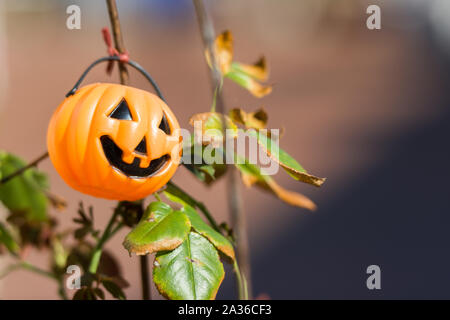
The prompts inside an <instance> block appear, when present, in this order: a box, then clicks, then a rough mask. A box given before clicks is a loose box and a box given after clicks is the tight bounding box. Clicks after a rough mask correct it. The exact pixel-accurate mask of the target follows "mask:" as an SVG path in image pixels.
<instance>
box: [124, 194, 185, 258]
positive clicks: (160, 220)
mask: <svg viewBox="0 0 450 320" xmlns="http://www.w3.org/2000/svg"><path fill="white" fill-rule="evenodd" d="M190 229H191V224H190V222H189V219H188V218H187V216H186V215H185V214H184V213H183V212H180V211H174V210H173V209H172V208H171V207H170V206H169V205H168V204H166V203H164V202H161V201H157V202H152V203H151V204H150V205H149V206H148V208H147V209H146V210H145V213H144V215H143V216H142V218H141V221H139V223H138V224H137V225H136V227H135V228H134V229H133V230H132V231H131V232H130V233H129V234H128V235H127V236H126V238H125V241H124V243H123V245H124V247H125V248H126V249H127V250H128V251H129V252H130V253H132V252H134V253H136V254H138V255H144V254H147V253H153V252H156V251H161V250H172V249H175V248H176V247H178V246H179V245H180V244H181V243H182V242H183V241H184V239H186V237H187V235H188V233H189V230H190Z"/></svg>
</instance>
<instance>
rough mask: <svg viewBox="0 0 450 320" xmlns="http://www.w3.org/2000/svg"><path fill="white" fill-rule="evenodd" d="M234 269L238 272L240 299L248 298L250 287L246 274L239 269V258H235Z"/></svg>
mask: <svg viewBox="0 0 450 320" xmlns="http://www.w3.org/2000/svg"><path fill="white" fill-rule="evenodd" d="M233 269H234V272H235V273H236V279H237V281H236V282H237V286H238V297H239V300H248V288H247V281H246V280H245V276H244V275H243V274H242V273H241V270H240V269H239V264H238V262H237V260H236V259H235V260H234V263H233Z"/></svg>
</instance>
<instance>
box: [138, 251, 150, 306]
mask: <svg viewBox="0 0 450 320" xmlns="http://www.w3.org/2000/svg"><path fill="white" fill-rule="evenodd" d="M139 260H140V262H141V263H140V265H141V280H142V300H151V295H150V279H149V274H148V255H145V256H139Z"/></svg>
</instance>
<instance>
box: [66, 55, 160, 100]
mask: <svg viewBox="0 0 450 320" xmlns="http://www.w3.org/2000/svg"><path fill="white" fill-rule="evenodd" d="M103 61H120V62H123V63H127V64H129V65H130V66H132V67H133V68H135V69H136V70H138V71H139V72H140V73H141V74H142V75H143V76H144V77H145V78H146V79H147V80H148V82H150V84H151V85H152V87H153V88H154V89H155V91H156V94H157V95H158V96H159V98H160V99H161V100H162V101H164V102H166V99H164V96H163V95H162V93H161V90H160V89H159V87H158V85H157V84H156V82H155V80H153V78H152V77H151V76H150V74H149V73H148V72H147V71H145V70H144V68H142V67H141V65H140V64H139V63H137V62H135V61H133V60H128V61H122V60H121V59H120V57H118V56H107V57H102V58H100V59H97V60H95V61H94V62H92V63H91V65H90V66H89V67H87V69H86V70H85V71H84V72H83V74H82V75H81V77H80V79H78V81H77V82H76V83H75V85H74V86H73V88H72V89H71V90H70V91H69V92H68V93H67V94H66V97H69V96H71V95H73V94H74V93H75V92H76V91H77V90H78V87H79V86H80V84H81V82H82V81H83V80H84V78H85V77H86V75H87V74H88V73H89V71H91V69H92V68H93V67H95V66H96V65H97V64H99V63H100V62H103Z"/></svg>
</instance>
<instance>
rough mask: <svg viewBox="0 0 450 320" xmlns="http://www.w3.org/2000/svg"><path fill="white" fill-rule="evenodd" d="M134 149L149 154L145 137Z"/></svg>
mask: <svg viewBox="0 0 450 320" xmlns="http://www.w3.org/2000/svg"><path fill="white" fill-rule="evenodd" d="M134 151H136V152H139V153H142V154H147V142H146V141H145V137H144V138H142V140H141V142H139V144H138V145H137V147H136V149H134Z"/></svg>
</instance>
